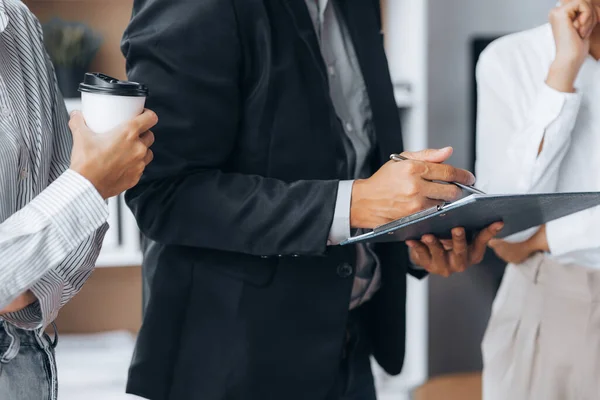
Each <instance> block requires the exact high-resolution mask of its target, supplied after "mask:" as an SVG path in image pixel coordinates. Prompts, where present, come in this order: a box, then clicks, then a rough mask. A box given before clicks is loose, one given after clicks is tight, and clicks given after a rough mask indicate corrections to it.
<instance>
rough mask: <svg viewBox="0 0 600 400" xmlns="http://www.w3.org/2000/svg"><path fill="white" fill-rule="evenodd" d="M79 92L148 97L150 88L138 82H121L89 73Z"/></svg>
mask: <svg viewBox="0 0 600 400" xmlns="http://www.w3.org/2000/svg"><path fill="white" fill-rule="evenodd" d="M79 91H80V92H86V93H96V94H106V95H111V96H129V97H147V96H148V87H146V86H145V85H142V84H140V83H137V82H127V81H120V80H118V79H116V78H113V77H110V76H108V75H104V74H101V73H98V72H93V73H87V74H85V76H84V78H83V82H82V83H80V84H79Z"/></svg>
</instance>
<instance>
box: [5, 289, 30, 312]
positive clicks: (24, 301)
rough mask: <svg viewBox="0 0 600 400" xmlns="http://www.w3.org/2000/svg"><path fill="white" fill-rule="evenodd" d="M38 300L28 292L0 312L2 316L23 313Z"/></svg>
mask: <svg viewBox="0 0 600 400" xmlns="http://www.w3.org/2000/svg"><path fill="white" fill-rule="evenodd" d="M36 300H37V298H36V297H35V295H34V294H33V293H32V292H31V291H29V290H28V291H27V292H25V293H23V294H22V295H20V296H19V297H17V298H16V299H14V300H13V301H12V303H10V304H9V305H8V306H6V307H5V308H4V309H2V310H0V315H4V314H9V313H14V312H17V311H21V310H23V309H24V308H26V307H27V306H29V305H30V304H33V303H35V301H36Z"/></svg>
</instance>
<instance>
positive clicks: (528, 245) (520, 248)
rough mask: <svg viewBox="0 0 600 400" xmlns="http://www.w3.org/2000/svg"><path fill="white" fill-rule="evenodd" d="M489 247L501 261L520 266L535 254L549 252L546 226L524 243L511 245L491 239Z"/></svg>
mask: <svg viewBox="0 0 600 400" xmlns="http://www.w3.org/2000/svg"><path fill="white" fill-rule="evenodd" d="M489 247H491V248H492V249H493V250H494V252H495V253H496V255H497V256H498V257H500V258H501V259H502V260H503V261H505V262H507V263H512V264H521V263H522V262H524V261H526V260H527V259H528V258H529V257H531V256H532V255H534V254H535V253H538V252H540V251H544V252H547V251H549V248H548V240H547V238H546V225H543V226H542V227H541V228H540V229H539V230H538V231H537V232H536V234H535V235H533V236H532V237H531V238H529V239H528V240H526V241H524V242H521V243H511V242H507V241H505V240H500V239H492V240H491V241H490V243H489Z"/></svg>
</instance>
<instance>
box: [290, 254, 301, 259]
mask: <svg viewBox="0 0 600 400" xmlns="http://www.w3.org/2000/svg"><path fill="white" fill-rule="evenodd" d="M292 257H294V258H298V257H300V254H292Z"/></svg>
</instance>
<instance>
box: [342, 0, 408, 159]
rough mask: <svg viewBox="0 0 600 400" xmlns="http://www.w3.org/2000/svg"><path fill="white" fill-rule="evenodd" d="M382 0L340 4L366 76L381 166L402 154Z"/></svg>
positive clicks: (357, 0)
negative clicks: (387, 52)
mask: <svg viewBox="0 0 600 400" xmlns="http://www.w3.org/2000/svg"><path fill="white" fill-rule="evenodd" d="M378 2H379V0H339V1H338V4H339V7H340V9H341V11H342V14H343V15H344V18H345V20H346V25H347V26H348V31H349V32H350V36H351V37H352V42H353V43H354V48H355V51H356V55H357V57H358V62H359V64H360V68H361V71H362V73H363V76H364V80H365V84H366V86H367V92H368V94H369V100H370V102H371V108H372V110H373V122H374V124H375V129H376V134H377V142H378V147H379V152H380V158H381V159H380V162H381V163H383V162H386V161H387V160H388V157H389V154H390V153H391V152H401V151H402V150H403V145H402V131H401V125H400V114H399V111H398V108H397V106H396V100H395V98H394V88H393V85H392V84H391V80H390V71H389V68H388V62H387V57H386V56H385V51H384V49H383V35H382V33H381V19H380V18H381V15H380V14H379V12H380V8H379V3H378Z"/></svg>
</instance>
